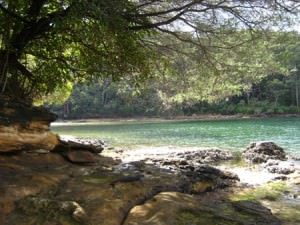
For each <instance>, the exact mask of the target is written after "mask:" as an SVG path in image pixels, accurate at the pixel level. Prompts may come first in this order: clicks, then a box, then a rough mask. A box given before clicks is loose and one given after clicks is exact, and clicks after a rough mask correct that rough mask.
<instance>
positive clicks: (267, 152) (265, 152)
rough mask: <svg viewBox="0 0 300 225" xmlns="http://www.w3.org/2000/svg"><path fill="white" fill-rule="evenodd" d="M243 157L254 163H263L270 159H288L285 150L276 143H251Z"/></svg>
mask: <svg viewBox="0 0 300 225" xmlns="http://www.w3.org/2000/svg"><path fill="white" fill-rule="evenodd" d="M242 157H243V158H244V159H245V160H247V161H250V162H252V163H263V162H267V161H268V160H270V159H275V160H286V159H287V155H286V153H285V152H284V150H283V148H281V147H280V146H278V145H276V144H275V143H274V142H257V143H251V144H250V146H249V147H248V148H247V149H246V150H245V151H244V152H243V153H242Z"/></svg>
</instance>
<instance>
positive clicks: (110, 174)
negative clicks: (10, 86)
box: [0, 138, 300, 225]
mask: <svg viewBox="0 0 300 225" xmlns="http://www.w3.org/2000/svg"><path fill="white" fill-rule="evenodd" d="M59 143H60V144H59V145H57V147H56V148H55V149H53V150H51V151H48V150H45V149H35V150H33V151H17V152H12V153H7V152H6V153H2V154H0V180H1V183H0V190H1V192H0V224H4V225H12V224H18V225H43V224H45V225H79V224H82V225H85V224H86V225H158V224H159V225H184V224H195V225H200V224H206V225H215V224H225V225H226V224H228V225H229V224H230V225H231V224H236V225H248V224H257V225H264V224H266V225H267V224H268V225H269V224H271V225H272V224H274V225H277V224H297V223H300V220H299V218H300V217H299V212H298V211H299V210H300V207H299V205H298V203H300V198H299V197H298V196H299V195H300V188H299V185H300V163H299V161H297V160H294V159H292V158H291V157H289V156H287V155H286V154H285V152H284V150H283V149H282V148H280V147H279V146H277V145H276V144H274V143H270V142H268V143H266V142H264V143H255V144H251V145H250V146H249V147H248V149H246V150H245V152H244V153H243V154H242V155H241V156H237V155H236V154H232V153H231V152H228V151H223V150H220V149H196V148H195V149H189V150H186V149H181V148H157V149H151V148H145V149H135V150H124V149H111V148H106V146H105V144H104V143H103V142H102V141H101V140H95V139H85V140H83V139H76V138H73V139H70V138H62V139H61V140H60V141H59ZM264 173H265V174H267V175H268V176H266V177H267V178H264V177H263V179H261V181H260V182H258V183H255V182H252V181H253V180H254V179H255V178H258V175H259V176H261V174H264ZM247 181H248V182H247ZM259 190H261V192H262V193H263V194H261V192H258V191H259ZM268 191H269V192H268ZM255 193H258V194H257V195H255ZM274 193H276V194H277V195H276V196H275V195H274ZM249 196H250V197H249ZM275 203H276V204H275ZM278 205H280V206H282V207H281V209H283V207H287V208H285V211H284V210H278V209H276V206H277V207H278ZM284 213H286V214H284Z"/></svg>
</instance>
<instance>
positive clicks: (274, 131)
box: [52, 118, 300, 155]
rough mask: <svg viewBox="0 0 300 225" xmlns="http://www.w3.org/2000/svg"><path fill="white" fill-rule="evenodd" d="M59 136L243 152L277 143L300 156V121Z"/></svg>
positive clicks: (72, 129) (80, 127)
mask: <svg viewBox="0 0 300 225" xmlns="http://www.w3.org/2000/svg"><path fill="white" fill-rule="evenodd" d="M52 130H53V131H54V132H56V133H58V134H66V135H74V136H80V137H84V136H85V137H86V136H88V137H99V138H100V139H103V140H105V141H106V142H108V143H109V144H112V145H116V146H136V145H151V146H190V147H219V148H221V149H231V150H237V151H239V150H242V149H245V147H246V146H247V145H248V144H249V143H250V142H254V141H266V140H267V141H274V142H275V143H278V144H279V145H281V146H283V147H284V148H285V149H286V150H287V151H288V152H292V153H294V154H297V155H300V118H270V119H244V120H217V121H180V122H178V121H163V122H112V123H93V124H85V123H82V124H60V125H53V126H52Z"/></svg>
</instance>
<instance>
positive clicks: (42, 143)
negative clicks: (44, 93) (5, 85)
mask: <svg viewBox="0 0 300 225" xmlns="http://www.w3.org/2000/svg"><path fill="white" fill-rule="evenodd" d="M55 119H56V115H54V114H53V113H50V112H48V111H47V110H46V109H44V108H42V107H33V106H31V105H28V104H26V103H23V102H16V101H12V100H10V99H8V98H5V97H2V96H1V98H0V152H10V151H18V150H33V149H46V150H52V149H53V148H54V147H55V146H56V145H57V144H58V142H59V141H58V137H57V136H56V135H55V134H53V133H52V132H51V131H50V129H49V125H50V123H51V122H53V121H54V120H55Z"/></svg>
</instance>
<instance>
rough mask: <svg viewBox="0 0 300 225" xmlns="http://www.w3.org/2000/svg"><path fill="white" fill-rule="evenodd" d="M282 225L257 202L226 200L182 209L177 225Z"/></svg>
mask: <svg viewBox="0 0 300 225" xmlns="http://www.w3.org/2000/svg"><path fill="white" fill-rule="evenodd" d="M188 224H193V225H249V224H255V225H267V224H268V225H280V224H281V222H280V221H279V220H278V219H277V218H276V217H274V216H273V215H272V214H271V212H270V210H268V209H267V208H265V207H263V206H262V205H261V204H259V203H257V202H249V201H241V202H234V203H230V202H226V203H220V204H217V205H215V206H208V207H204V206H200V207H199V208H198V209H192V210H191V209H188V210H181V211H180V212H179V213H178V214H177V218H176V225H188Z"/></svg>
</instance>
